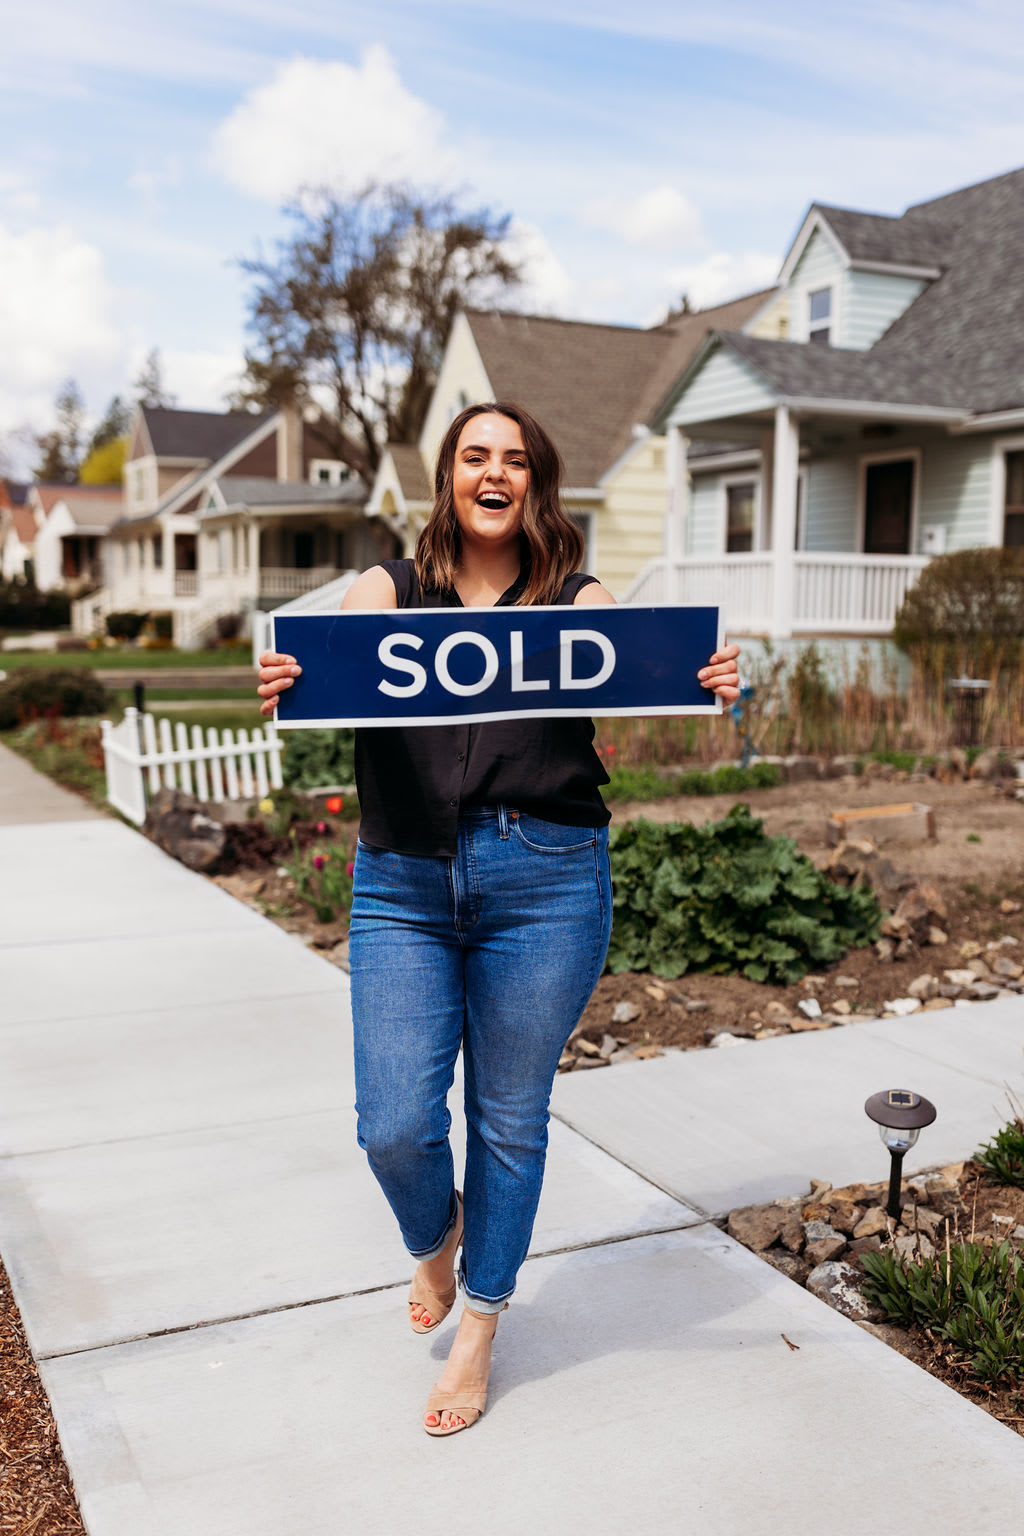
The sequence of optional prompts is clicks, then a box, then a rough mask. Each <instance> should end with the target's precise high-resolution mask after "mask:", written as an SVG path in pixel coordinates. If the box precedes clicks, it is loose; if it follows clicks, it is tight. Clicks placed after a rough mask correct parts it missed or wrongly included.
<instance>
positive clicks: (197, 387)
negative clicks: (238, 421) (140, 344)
mask: <svg viewBox="0 0 1024 1536" xmlns="http://www.w3.org/2000/svg"><path fill="white" fill-rule="evenodd" d="M144 360H145V352H144V351H140V352H139V354H138V355H137V356H136V357H135V358H134V360H133V375H132V376H133V377H134V376H135V374H137V373H138V370H139V368H140V367H141V365H142V363H143V362H144ZM243 362H244V359H243V357H242V352H241V349H240V348H239V349H238V350H225V351H212V350H203V349H201V348H192V349H189V348H187V347H163V348H161V350H160V364H161V367H162V369H163V378H164V384H165V386H166V388H167V390H168V391H169V393H170V394H172V395H174V396H175V397H176V398H177V401H178V404H179V405H180V406H181V408H182V410H186V411H222V410H224V408H225V406H224V397H225V395H227V393H228V392H229V390H230V389H231V388H232V386H233V385H235V384H236V383H237V382H238V379H239V377H240V376H241V373H242V368H243Z"/></svg>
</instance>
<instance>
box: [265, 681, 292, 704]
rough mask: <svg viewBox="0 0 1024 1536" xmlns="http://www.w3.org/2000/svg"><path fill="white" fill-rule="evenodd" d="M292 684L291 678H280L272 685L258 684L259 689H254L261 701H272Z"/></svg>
mask: <svg viewBox="0 0 1024 1536" xmlns="http://www.w3.org/2000/svg"><path fill="white" fill-rule="evenodd" d="M292 682H293V679H292V678H290V677H282V678H279V679H278V680H277V681H276V682H273V683H260V685H259V687H258V688H257V689H256V692H257V693H258V694H259V696H260V698H261V699H273V698H276V697H277V695H278V694H279V693H281V692H282V690H283V689H285V688H290V687H291V686H292Z"/></svg>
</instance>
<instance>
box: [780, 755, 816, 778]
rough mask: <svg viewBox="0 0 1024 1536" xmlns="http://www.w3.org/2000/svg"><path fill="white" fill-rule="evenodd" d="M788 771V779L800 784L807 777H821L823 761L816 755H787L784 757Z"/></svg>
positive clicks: (784, 763) (786, 770)
mask: <svg viewBox="0 0 1024 1536" xmlns="http://www.w3.org/2000/svg"><path fill="white" fill-rule="evenodd" d="M783 765H784V767H785V772H786V781H787V783H789V784H799V783H801V782H803V781H804V780H806V779H820V778H821V763H820V761H819V759H818V758H816V757H800V756H793V757H786V758H783Z"/></svg>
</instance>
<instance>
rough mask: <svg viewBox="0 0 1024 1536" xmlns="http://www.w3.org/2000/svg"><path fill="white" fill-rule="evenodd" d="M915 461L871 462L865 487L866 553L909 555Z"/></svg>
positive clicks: (891, 460)
mask: <svg viewBox="0 0 1024 1536" xmlns="http://www.w3.org/2000/svg"><path fill="white" fill-rule="evenodd" d="M913 505H914V460H913V459H890V460H888V461H886V462H885V463H884V464H869V465H868V466H867V475H866V479H865V487H864V553H865V554H866V555H909V554H910V521H911V512H912V509H913Z"/></svg>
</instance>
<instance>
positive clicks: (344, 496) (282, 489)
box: [214, 475, 369, 507]
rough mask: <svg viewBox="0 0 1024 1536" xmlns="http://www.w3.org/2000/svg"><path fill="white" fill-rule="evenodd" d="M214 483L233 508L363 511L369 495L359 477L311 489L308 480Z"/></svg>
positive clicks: (225, 479) (237, 478)
mask: <svg viewBox="0 0 1024 1536" xmlns="http://www.w3.org/2000/svg"><path fill="white" fill-rule="evenodd" d="M214 483H215V484H216V485H217V486H218V487H219V489H220V493H221V495H222V496H223V497H224V500H225V501H226V502H227V504H228V506H229V507H236V506H246V507H303V506H308V507H352V506H355V507H361V506H363V505H364V503H365V502H366V499H367V496H368V494H369V493H368V491H367V489H366V486H365V485H364V484H363V482H362V481H361V480H360V479H359V478H358V477H357V476H355V475H353V477H352V479H351V480H346V482H345V483H344V485H311V484H309V482H308V481H306V480H269V479H265V478H260V477H257V476H255V475H222V476H221V477H220V478H219V479H218V480H216V481H215V482H214Z"/></svg>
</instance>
